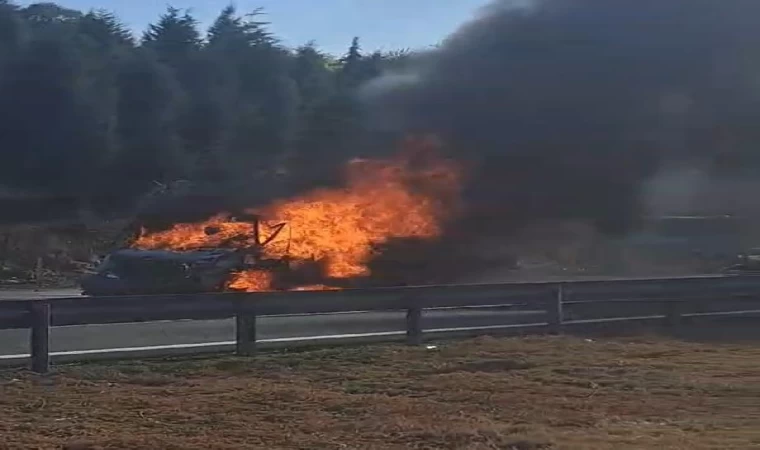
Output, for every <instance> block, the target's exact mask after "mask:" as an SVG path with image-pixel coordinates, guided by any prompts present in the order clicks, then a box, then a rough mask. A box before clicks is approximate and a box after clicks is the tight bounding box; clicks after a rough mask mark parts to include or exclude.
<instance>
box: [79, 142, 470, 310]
mask: <svg viewBox="0 0 760 450" xmlns="http://www.w3.org/2000/svg"><path fill="white" fill-rule="evenodd" d="M414 149H415V150H417V151H414V152H411V153H403V154H402V155H400V156H397V157H394V158H389V159H374V160H354V161H352V162H350V163H349V164H347V166H346V168H345V180H344V183H343V185H342V186H340V187H322V188H317V189H314V190H312V191H308V192H306V193H304V194H301V195H296V196H293V197H290V198H283V199H278V200H275V201H272V202H270V203H269V204H266V205H264V206H262V207H259V208H251V209H247V210H242V211H241V212H235V213H234V214H233V213H218V214H216V215H213V216H212V217H210V218H207V219H205V220H199V221H196V222H185V223H173V224H170V225H169V226H168V227H164V228H162V229H158V230H155V229H154V230H147V229H145V228H142V227H141V228H140V229H139V231H137V233H136V237H134V238H133V239H131V243H130V245H129V246H128V247H129V248H121V249H118V250H116V251H114V252H113V253H111V254H110V255H108V257H106V258H105V259H104V260H103V261H102V263H101V264H100V266H99V267H98V268H97V270H96V271H95V273H92V274H89V275H88V276H86V277H85V278H84V279H82V281H81V285H82V289H83V293H85V294H89V295H124V294H160V293H196V292H219V291H243V292H256V291H271V290H325V289H343V288H347V287H364V286H381V285H387V284H388V283H392V284H394V285H398V284H399V283H403V282H404V279H403V278H404V275H405V274H400V275H395V276H394V277H392V280H391V277H387V276H386V277H385V280H384V279H383V275H382V274H378V273H373V270H372V269H371V268H370V266H371V263H372V262H373V261H374V260H375V259H376V258H377V256H378V253H379V252H380V253H382V252H387V250H385V249H387V248H388V244H389V243H391V242H399V241H403V242H406V241H424V242H431V241H435V240H436V239H437V238H438V237H439V236H441V234H442V233H443V223H444V222H445V221H446V220H447V219H448V218H450V217H451V216H452V215H453V214H454V213H455V212H456V208H455V204H456V200H457V199H458V195H459V173H458V166H457V165H456V164H455V163H454V162H453V161H450V160H446V159H443V158H440V157H438V156H437V155H435V154H434V152H429V151H426V150H429V145H427V144H426V142H425V141H422V142H419V141H417V142H414ZM407 246H408V245H407Z"/></svg>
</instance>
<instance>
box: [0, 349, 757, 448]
mask: <svg viewBox="0 0 760 450" xmlns="http://www.w3.org/2000/svg"><path fill="white" fill-rule="evenodd" d="M0 385H1V386H2V393H0V410H2V411H3V412H4V413H3V415H2V416H1V417H0V435H2V436H3V441H4V442H3V444H4V445H5V446H7V447H8V448H71V449H96V448H97V449H100V448H103V449H105V448H114V449H115V448H119V449H140V448H146V449H147V448H151V449H152V448H155V449H237V448H261V449H338V448H349V449H355V448H356V449H403V448H415V449H515V450H539V449H579V450H580V449H583V450H594V449H611V448H615V449H641V448H658V449H659V448H662V449H690V450H691V449H696V450H699V449H748V448H756V447H758V446H760V348H757V347H756V345H752V344H747V345H736V344H707V343H686V342H681V341H677V340H669V339H664V338H651V339H644V338H637V339H620V338H618V339H603V340H590V339H583V338H575V337H527V338H504V339H495V338H480V339H474V340H468V341H462V342H457V343H444V344H440V345H438V346H437V347H435V348H426V347H406V346H401V345H378V346H371V347H357V348H339V349H324V350H313V351H306V352H282V353H264V354H261V355H259V356H257V357H255V358H235V357H219V358H195V359H178V360H167V361H143V362H118V363H114V364H109V365H80V366H62V367H59V369H58V372H57V373H56V374H55V375H51V376H46V377H39V376H35V375H33V374H30V373H27V372H17V371H7V372H4V373H2V374H0ZM4 448H5V447H4Z"/></svg>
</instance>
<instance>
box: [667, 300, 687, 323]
mask: <svg viewBox="0 0 760 450" xmlns="http://www.w3.org/2000/svg"><path fill="white" fill-rule="evenodd" d="M682 306H683V305H682V303H681V302H679V301H669V302H666V303H665V321H666V324H667V325H668V326H669V327H671V328H678V327H679V326H680V325H681V309H682Z"/></svg>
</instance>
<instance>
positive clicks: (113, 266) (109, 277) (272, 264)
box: [80, 215, 325, 295]
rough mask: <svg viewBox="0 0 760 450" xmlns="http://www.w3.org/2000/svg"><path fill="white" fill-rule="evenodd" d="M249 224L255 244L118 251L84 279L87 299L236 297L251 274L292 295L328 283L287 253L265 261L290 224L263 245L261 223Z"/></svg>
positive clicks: (271, 230) (275, 229)
mask: <svg viewBox="0 0 760 450" xmlns="http://www.w3.org/2000/svg"><path fill="white" fill-rule="evenodd" d="M244 220H245V221H246V222H248V223H251V224H252V225H253V230H255V231H254V236H253V239H252V240H251V237H250V236H233V237H231V238H229V239H226V240H225V241H224V242H222V243H221V245H215V246H214V247H210V248H196V249H193V250H187V251H177V250H164V249H161V250H156V249H140V248H132V247H128V248H120V249H118V250H115V251H113V252H112V253H110V254H108V255H107V256H106V257H105V258H103V259H102V261H101V262H100V264H99V265H98V266H97V268H96V269H95V270H94V271H92V272H91V273H89V274H87V275H85V276H84V277H83V278H82V279H81V281H80V284H81V288H82V294H84V295H149V294H168V293H172V294H191V293H204V292H225V291H232V292H234V291H241V290H246V289H235V288H233V287H231V281H232V280H233V279H234V278H235V276H236V275H238V274H240V273H243V272H246V271H264V272H266V273H267V274H269V276H270V277H271V284H270V286H269V289H268V290H288V289H292V288H294V287H297V286H305V285H314V284H318V283H322V282H324V281H325V280H324V277H323V275H322V271H321V269H320V264H319V262H317V261H305V262H304V261H299V262H298V264H297V265H295V264H293V262H292V261H291V259H290V258H289V256H288V255H287V252H286V254H285V255H284V256H282V257H279V258H272V257H267V256H265V254H264V251H263V250H264V248H265V247H266V246H267V245H269V244H270V243H271V242H272V241H274V240H275V239H277V238H278V237H279V236H280V235H281V234H282V232H283V230H284V229H285V227H286V225H287V224H286V223H279V224H276V225H274V226H268V230H267V233H266V234H267V237H266V238H265V239H262V238H261V233H260V231H259V230H260V229H261V227H262V224H261V221H260V220H259V218H258V217H257V216H250V215H247V216H245V217H244ZM204 232H205V233H206V234H207V235H214V234H215V233H218V232H219V230H218V229H214V228H213V227H207V229H205V230H204ZM242 239H245V245H239V241H241V240H242ZM287 239H289V238H287ZM236 244H237V245H236ZM288 245H289V242H288Z"/></svg>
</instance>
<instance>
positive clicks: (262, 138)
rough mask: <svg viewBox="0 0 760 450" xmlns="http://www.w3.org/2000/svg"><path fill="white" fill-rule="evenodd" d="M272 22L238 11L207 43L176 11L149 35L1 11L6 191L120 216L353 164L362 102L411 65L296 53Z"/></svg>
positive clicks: (39, 9) (99, 17)
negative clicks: (135, 205) (375, 83)
mask: <svg viewBox="0 0 760 450" xmlns="http://www.w3.org/2000/svg"><path fill="white" fill-rule="evenodd" d="M260 17H261V15H260V11H255V12H254V13H252V14H240V13H239V12H238V11H236V10H235V8H234V7H232V6H228V7H226V8H224V9H223V10H222V11H221V12H220V14H219V16H218V17H217V18H216V20H214V22H213V24H212V25H211V26H210V27H209V28H208V29H207V30H205V31H202V30H201V29H200V26H199V23H198V21H197V20H196V19H195V18H194V17H193V16H192V15H191V14H190V13H188V12H186V11H183V10H180V9H177V8H174V7H169V8H167V10H166V12H165V13H163V14H162V15H161V16H160V17H159V18H158V19H157V21H156V22H155V23H153V24H151V25H149V27H148V29H147V30H146V31H145V32H144V33H143V34H142V36H139V37H136V36H134V34H133V33H132V32H131V31H130V30H129V29H128V28H127V27H126V26H125V25H124V24H123V23H122V22H120V21H119V19H118V18H117V17H116V16H115V15H113V14H111V13H109V12H106V11H89V12H80V11H76V10H71V9H67V8H64V7H61V6H59V5H56V4H53V3H39V4H32V5H30V6H26V7H20V6H18V5H15V4H13V3H10V2H9V1H8V0H0V152H2V164H0V185H2V188H3V189H7V190H11V191H13V192H23V193H34V194H40V195H58V196H65V197H67V198H75V199H77V201H79V202H83V203H87V204H96V205H95V206H99V207H104V206H105V207H108V206H113V205H115V204H119V205H124V204H130V203H131V202H134V201H136V200H137V199H139V198H140V196H142V195H144V194H145V193H146V192H149V191H150V190H151V189H153V188H154V187H155V186H156V184H157V183H159V184H160V183H167V182H171V181H173V180H180V179H181V180H190V181H192V182H198V183H209V184H214V183H225V184H228V185H231V184H234V183H236V182H238V181H243V180H252V179H256V177H257V176H258V177H264V178H266V177H268V176H271V175H272V174H273V173H277V172H278V171H283V170H285V171H290V172H292V173H301V174H305V173H308V172H309V171H316V168H317V167H319V166H320V165H326V164H327V165H329V164H334V163H335V162H336V161H338V160H342V159H343V155H345V153H346V152H347V151H349V149H348V147H349V146H350V145H351V144H350V143H351V142H352V139H353V136H352V135H353V134H354V133H356V132H357V130H358V127H359V126H360V125H359V123H360V121H361V108H359V105H358V104H357V101H356V100H355V96H354V95H352V94H353V93H354V91H355V90H356V88H357V87H358V86H359V85H361V84H362V83H364V82H365V81H367V80H369V79H371V78H373V77H375V76H377V75H378V74H380V73H381V71H382V70H383V68H384V67H387V65H389V64H398V63H399V61H403V59H404V58H405V57H407V56H408V54H407V53H405V52H403V51H402V52H390V53H380V52H376V53H371V54H364V53H363V52H362V50H361V48H360V45H359V40H358V38H356V39H354V40H353V42H352V43H350V46H349V47H348V49H347V51H346V53H345V55H342V56H340V57H334V56H331V55H328V54H325V53H324V52H322V51H320V50H319V49H318V48H317V46H316V45H315V44H314V43H306V44H304V45H302V46H300V47H298V48H295V49H291V48H287V47H285V46H283V45H282V44H281V43H280V42H279V41H278V39H277V37H276V36H274V35H273V34H272V33H271V32H270V31H269V30H268V28H267V23H265V22H262V21H261V20H260ZM347 44H348V43H347ZM98 203H100V204H99V205H98Z"/></svg>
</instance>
